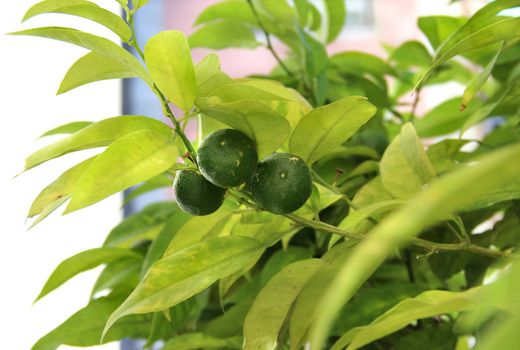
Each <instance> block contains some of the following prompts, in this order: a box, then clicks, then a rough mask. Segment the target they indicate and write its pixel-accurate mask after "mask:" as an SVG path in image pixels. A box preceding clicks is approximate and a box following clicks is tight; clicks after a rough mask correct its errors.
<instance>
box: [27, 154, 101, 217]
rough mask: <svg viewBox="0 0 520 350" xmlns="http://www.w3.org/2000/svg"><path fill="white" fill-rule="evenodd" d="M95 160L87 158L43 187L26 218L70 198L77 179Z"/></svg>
mask: <svg viewBox="0 0 520 350" xmlns="http://www.w3.org/2000/svg"><path fill="white" fill-rule="evenodd" d="M95 158H96V157H92V158H89V159H87V160H85V161H83V162H81V163H79V164H77V165H75V166H73V167H72V168H70V169H69V170H67V171H65V172H64V173H63V174H61V175H60V177H58V178H57V179H56V180H54V181H53V182H52V183H51V184H50V185H49V186H47V187H45V188H44V189H43V190H42V191H41V192H40V193H39V194H38V196H37V197H36V198H35V199H34V201H33V203H32V205H31V209H29V214H27V217H29V218H32V217H33V216H35V215H38V214H41V213H42V212H44V211H45V209H46V208H48V207H49V206H52V205H53V204H54V203H56V202H57V201H60V200H61V199H65V200H66V199H68V198H70V196H71V195H72V192H73V191H74V188H75V186H76V183H77V182H78V180H79V178H80V177H81V175H83V173H84V172H85V171H86V170H87V169H88V167H89V166H90V164H92V162H93V161H94V159H95ZM62 203H63V202H62Z"/></svg>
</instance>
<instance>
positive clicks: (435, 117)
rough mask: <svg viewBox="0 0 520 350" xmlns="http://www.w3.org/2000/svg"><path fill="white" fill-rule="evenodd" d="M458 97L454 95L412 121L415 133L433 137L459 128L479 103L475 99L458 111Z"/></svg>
mask: <svg viewBox="0 0 520 350" xmlns="http://www.w3.org/2000/svg"><path fill="white" fill-rule="evenodd" d="M460 101H461V99H460V97H455V98H452V99H449V100H447V101H444V102H442V103H441V104H439V105H437V106H436V107H435V108H433V109H432V110H431V111H429V112H428V113H426V114H425V115H424V116H423V117H422V118H420V119H417V120H416V121H415V122H414V125H415V128H416V130H417V134H419V136H421V137H434V136H440V135H446V134H450V133H452V132H454V131H456V130H458V129H460V128H461V127H462V126H463V124H464V122H465V121H466V120H467V119H468V118H469V116H470V115H471V114H472V113H474V112H475V111H476V110H477V109H478V108H479V107H480V106H481V105H482V103H480V101H478V100H475V101H474V103H472V104H471V105H470V106H468V107H467V108H466V109H465V110H464V111H460V109H459V106H460Z"/></svg>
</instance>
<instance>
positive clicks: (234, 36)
mask: <svg viewBox="0 0 520 350" xmlns="http://www.w3.org/2000/svg"><path fill="white" fill-rule="evenodd" d="M188 41H189V43H190V47H192V48H196V47H205V48H208V49H214V50H220V49H225V48H228V47H241V48H247V49H254V48H255V47H258V46H259V45H260V43H259V42H258V41H257V40H256V36H255V33H254V31H253V29H252V28H251V27H250V26H248V25H247V24H244V23H241V22H237V21H230V20H223V21H218V22H211V23H208V24H205V25H203V26H202V27H200V28H199V29H197V30H196V31H195V32H194V33H193V34H191V35H190V36H189V38H188Z"/></svg>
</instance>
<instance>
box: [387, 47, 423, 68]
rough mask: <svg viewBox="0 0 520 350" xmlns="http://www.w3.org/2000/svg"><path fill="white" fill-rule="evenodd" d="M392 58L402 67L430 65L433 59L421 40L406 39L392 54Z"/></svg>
mask: <svg viewBox="0 0 520 350" xmlns="http://www.w3.org/2000/svg"><path fill="white" fill-rule="evenodd" d="M390 60H392V61H394V62H396V63H397V64H398V65H399V66H401V67H415V66H419V67H429V66H430V65H431V64H432V63H433V59H432V57H431V55H430V53H429V52H428V49H427V48H426V47H424V45H423V44H422V43H421V42H419V41H413V40H412V41H406V42H404V43H403V44H401V45H400V46H399V47H398V48H397V49H395V51H394V52H392V54H391V55H390Z"/></svg>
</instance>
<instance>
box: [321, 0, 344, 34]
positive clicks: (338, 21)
mask: <svg viewBox="0 0 520 350" xmlns="http://www.w3.org/2000/svg"><path fill="white" fill-rule="evenodd" d="M325 9H326V10H327V24H328V31H327V42H328V43H330V42H331V41H334V39H336V37H337V36H338V35H339V33H341V30H342V29H343V27H344V25H345V20H346V18H347V9H346V8H345V1H344V0H325Z"/></svg>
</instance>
